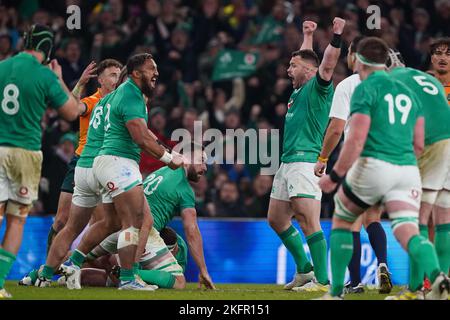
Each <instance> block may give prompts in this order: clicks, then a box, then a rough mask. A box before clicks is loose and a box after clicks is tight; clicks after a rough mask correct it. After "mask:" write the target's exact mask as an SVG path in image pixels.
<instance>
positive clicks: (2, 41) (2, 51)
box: [0, 34, 14, 61]
mask: <svg viewBox="0 0 450 320" xmlns="http://www.w3.org/2000/svg"><path fill="white" fill-rule="evenodd" d="M13 53H14V51H13V50H12V43H11V37H10V36H9V35H8V34H2V35H0V61H1V60H5V59H8V58H9V57H11V56H12V55H13Z"/></svg>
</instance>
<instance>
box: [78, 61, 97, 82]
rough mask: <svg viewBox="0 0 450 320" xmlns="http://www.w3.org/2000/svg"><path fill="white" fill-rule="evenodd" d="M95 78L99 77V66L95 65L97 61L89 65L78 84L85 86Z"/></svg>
mask: <svg viewBox="0 0 450 320" xmlns="http://www.w3.org/2000/svg"><path fill="white" fill-rule="evenodd" d="M95 77H97V64H96V63H95V61H92V62H91V63H89V65H88V66H87V67H86V69H84V71H83V73H82V74H81V77H80V79H79V80H78V84H79V85H80V86H84V85H86V83H88V82H89V80H90V79H91V78H95Z"/></svg>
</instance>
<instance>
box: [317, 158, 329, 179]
mask: <svg viewBox="0 0 450 320" xmlns="http://www.w3.org/2000/svg"><path fill="white" fill-rule="evenodd" d="M326 169H327V164H326V163H323V162H322V161H317V162H316V165H315V166H314V174H315V175H316V176H318V177H321V176H323V174H324V173H325V170H326Z"/></svg>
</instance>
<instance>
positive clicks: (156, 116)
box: [139, 107, 176, 178]
mask: <svg viewBox="0 0 450 320" xmlns="http://www.w3.org/2000/svg"><path fill="white" fill-rule="evenodd" d="M148 124H149V128H150V130H152V132H153V133H154V134H155V136H156V137H157V138H158V139H159V140H160V141H161V142H162V143H164V144H165V145H167V146H169V147H174V146H175V145H176V142H174V141H171V140H170V138H168V137H167V136H166V132H165V128H166V115H165V112H164V110H163V109H162V108H160V107H155V108H152V109H151V110H150V112H149V114H148ZM163 166H165V163H164V162H162V161H159V160H157V159H155V158H153V157H152V156H150V155H148V154H147V153H145V152H141V162H140V163H139V168H140V169H141V173H142V176H143V177H144V178H145V177H146V176H147V175H148V174H149V173H151V172H153V171H155V170H158V169H159V168H161V167H163Z"/></svg>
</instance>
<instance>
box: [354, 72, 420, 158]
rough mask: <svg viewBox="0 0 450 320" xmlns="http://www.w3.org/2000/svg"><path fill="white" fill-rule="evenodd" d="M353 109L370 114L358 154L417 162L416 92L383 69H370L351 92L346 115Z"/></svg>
mask: <svg viewBox="0 0 450 320" xmlns="http://www.w3.org/2000/svg"><path fill="white" fill-rule="evenodd" d="M355 113H360V114H366V115H368V116H370V118H371V123H370V129H369V133H368V135H367V140H366V143H365V145H364V149H363V151H362V153H361V156H362V157H371V158H375V159H379V160H383V161H386V162H389V163H392V164H395V165H416V164H417V160H416V155H415V153H414V145H413V143H414V127H415V125H416V121H417V118H418V117H420V116H423V113H422V107H421V105H420V103H419V101H418V99H417V97H416V95H415V94H414V93H413V92H412V91H411V90H409V89H408V87H407V86H406V85H404V84H403V83H401V82H400V81H398V80H396V79H394V78H393V77H391V76H389V74H388V73H387V72H386V71H375V72H373V73H372V74H370V75H369V77H367V79H366V80H364V81H363V82H361V84H360V85H359V86H357V87H356V89H355V92H354V93H353V96H352V99H351V103H350V116H352V115H353V114H355ZM350 126H351V122H350Z"/></svg>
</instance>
